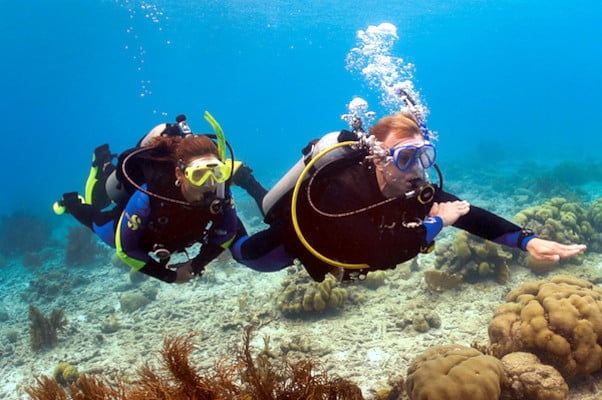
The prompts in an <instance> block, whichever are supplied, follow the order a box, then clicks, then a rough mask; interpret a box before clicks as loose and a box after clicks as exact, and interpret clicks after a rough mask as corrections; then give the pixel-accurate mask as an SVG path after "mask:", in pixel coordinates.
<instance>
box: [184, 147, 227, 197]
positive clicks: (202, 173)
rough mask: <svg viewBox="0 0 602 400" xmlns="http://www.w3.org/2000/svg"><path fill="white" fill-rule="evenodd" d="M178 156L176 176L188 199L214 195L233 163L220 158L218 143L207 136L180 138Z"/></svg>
mask: <svg viewBox="0 0 602 400" xmlns="http://www.w3.org/2000/svg"><path fill="white" fill-rule="evenodd" d="M175 156H176V158H177V163H176V179H177V182H180V189H181V191H182V196H183V197H184V199H185V200H186V201H188V202H191V203H197V202H201V201H203V200H205V199H207V198H210V197H213V196H214V195H215V194H216V191H217V188H218V186H219V185H220V184H224V183H225V182H226V181H227V180H228V179H229V178H230V175H231V171H230V166H229V165H228V164H226V163H224V162H222V161H221V160H220V159H219V156H218V150H217V146H216V145H215V143H214V142H213V141H212V140H211V139H209V138H208V137H207V136H187V137H185V138H183V139H181V141H180V143H179V144H178V147H177V149H176V154H175Z"/></svg>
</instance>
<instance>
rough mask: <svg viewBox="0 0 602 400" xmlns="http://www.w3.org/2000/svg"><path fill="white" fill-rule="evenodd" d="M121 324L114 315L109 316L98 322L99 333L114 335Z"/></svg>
mask: <svg viewBox="0 0 602 400" xmlns="http://www.w3.org/2000/svg"><path fill="white" fill-rule="evenodd" d="M120 327H121V324H120V323H119V320H118V319H117V317H116V316H115V314H109V315H107V316H106V318H104V319H102V320H101V321H100V331H101V332H102V333H114V332H117V331H118V330H119V328H120Z"/></svg>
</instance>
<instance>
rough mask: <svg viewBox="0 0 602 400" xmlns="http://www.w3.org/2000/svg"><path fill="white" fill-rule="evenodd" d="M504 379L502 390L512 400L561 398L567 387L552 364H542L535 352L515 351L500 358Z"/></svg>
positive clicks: (551, 399)
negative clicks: (504, 373)
mask: <svg viewBox="0 0 602 400" xmlns="http://www.w3.org/2000/svg"><path fill="white" fill-rule="evenodd" d="M502 364H503V365H504V371H505V372H506V380H505V381H504V385H503V387H504V392H505V393H508V394H509V395H510V396H511V398H512V399H514V400H563V399H566V397H567V396H568V394H569V387H568V385H567V384H566V382H565V381H564V379H563V378H562V375H560V373H559V372H558V371H557V370H556V369H555V368H554V367H552V366H550V365H544V364H542V363H541V361H539V358H537V356H536V355H535V354H531V353H524V352H516V353H510V354H506V355H505V356H504V357H503V358H502Z"/></svg>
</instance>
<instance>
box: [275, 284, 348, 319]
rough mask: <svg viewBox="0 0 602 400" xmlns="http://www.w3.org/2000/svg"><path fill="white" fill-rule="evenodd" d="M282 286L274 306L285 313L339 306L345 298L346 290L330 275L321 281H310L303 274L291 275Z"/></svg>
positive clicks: (307, 312)
mask: <svg viewBox="0 0 602 400" xmlns="http://www.w3.org/2000/svg"><path fill="white" fill-rule="evenodd" d="M283 286H284V290H283V291H282V292H281V293H280V294H279V295H278V297H277V298H276V306H277V307H278V309H279V310H280V311H282V312H283V313H284V314H285V315H290V314H293V315H299V314H306V315H311V314H315V313H320V312H323V311H325V310H331V309H336V308H339V307H341V306H342V305H343V304H344V303H345V301H346V300H347V290H345V289H343V288H340V287H338V284H337V281H336V279H335V278H334V277H333V276H332V275H327V276H326V278H325V279H324V280H323V281H322V282H313V281H310V280H308V278H307V277H306V276H305V275H300V274H298V275H293V276H290V277H289V278H288V280H286V281H285V282H283Z"/></svg>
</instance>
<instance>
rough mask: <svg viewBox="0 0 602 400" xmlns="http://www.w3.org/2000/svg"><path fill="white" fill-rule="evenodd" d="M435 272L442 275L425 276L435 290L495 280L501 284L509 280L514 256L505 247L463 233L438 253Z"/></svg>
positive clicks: (430, 273)
mask: <svg viewBox="0 0 602 400" xmlns="http://www.w3.org/2000/svg"><path fill="white" fill-rule="evenodd" d="M435 255H436V259H435V268H436V270H437V271H440V273H432V272H428V271H427V274H425V278H426V279H427V285H429V288H430V289H431V290H437V291H440V290H443V289H446V288H451V287H455V286H456V285H457V284H458V283H459V282H458V281H459V280H461V281H463V282H474V281H477V280H482V279H486V278H494V279H496V280H497V281H498V282H500V283H505V282H506V281H507V280H508V274H509V269H508V262H509V261H510V260H512V258H513V255H512V253H510V252H507V251H505V250H504V249H503V248H502V246H499V245H497V244H495V243H493V242H489V241H486V240H484V239H481V238H478V237H476V236H473V235H470V234H469V233H467V232H464V231H462V232H459V233H458V234H457V235H456V237H455V238H454V240H453V241H452V242H451V243H446V244H442V245H441V246H439V247H438V248H437V249H436V250H435Z"/></svg>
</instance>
